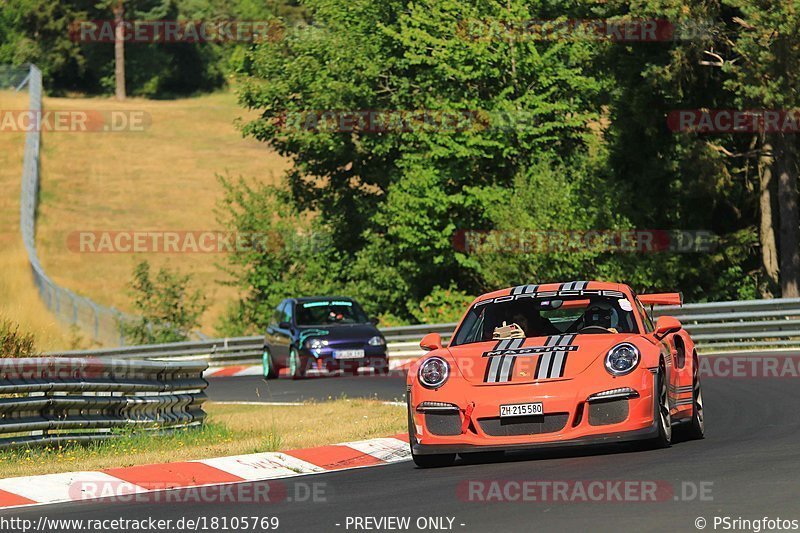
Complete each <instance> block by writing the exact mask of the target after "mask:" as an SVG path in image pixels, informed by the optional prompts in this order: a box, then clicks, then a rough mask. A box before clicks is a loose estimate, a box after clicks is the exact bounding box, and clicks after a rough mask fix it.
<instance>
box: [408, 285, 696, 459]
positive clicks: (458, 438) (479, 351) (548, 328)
mask: <svg viewBox="0 0 800 533" xmlns="http://www.w3.org/2000/svg"><path fill="white" fill-rule="evenodd" d="M681 303H682V302H681V295H680V294H678V293H674V294H672V293H669V294H650V295H641V296H637V295H636V294H634V293H633V292H632V291H631V289H630V287H628V286H626V285H621V284H616V283H605V282H597V281H588V282H587V281H573V282H570V283H551V284H546V285H520V286H516V287H512V288H509V289H503V290H500V291H496V292H493V293H489V294H485V295H483V296H481V297H479V298H477V299H476V300H475V301H474V302H473V303H472V305H470V307H469V309H468V310H467V312H466V314H465V315H464V317H463V318H462V319H461V322H460V323H459V324H458V326H457V328H456V330H455V333H454V335H453V337H452V339H451V342H450V344H449V346H447V347H443V346H442V341H441V337H440V336H439V335H438V334H436V333H432V334H429V335H427V336H426V337H425V338H424V339H423V340H422V342H421V343H420V345H421V346H422V348H423V349H425V350H428V353H427V354H426V355H425V356H424V357H422V358H420V359H419V360H418V361H416V362H415V364H414V365H413V366H412V367H411V369H410V370H409V373H408V385H407V391H408V395H407V399H408V425H409V428H408V429H409V439H410V444H411V453H412V456H413V458H414V462H415V463H416V464H417V465H418V466H420V467H435V466H446V465H449V464H452V463H453V462H454V461H455V459H456V455H461V456H462V457H463V458H467V456H465V454H471V453H475V454H486V452H489V453H490V454H492V455H494V454H495V453H503V452H505V451H510V450H522V449H535V448H543V447H561V446H568V445H579V444H603V443H613V442H623V441H633V440H650V441H651V442H652V443H653V444H654V445H656V446H660V447H667V446H669V445H670V444H671V441H672V433H673V426H675V428H674V429H676V430H679V429H680V430H683V431H685V432H686V434H687V437H688V438H702V437H703V434H704V422H703V395H702V391H701V388H700V380H699V376H698V366H699V363H698V357H697V352H696V350H695V346H694V343H693V342H692V339H691V338H690V337H689V334H688V333H687V332H686V330H684V329H683V328H682V327H681V323H680V322H679V321H678V320H677V319H675V318H672V317H667V316H662V317H661V318H659V319H658V321H657V322H656V323H655V325H654V324H653V322H652V321H651V319H650V317H649V316H648V314H647V311H646V310H645V306H652V305H677V304H681ZM679 425H680V428H679ZM473 457H479V456H473Z"/></svg>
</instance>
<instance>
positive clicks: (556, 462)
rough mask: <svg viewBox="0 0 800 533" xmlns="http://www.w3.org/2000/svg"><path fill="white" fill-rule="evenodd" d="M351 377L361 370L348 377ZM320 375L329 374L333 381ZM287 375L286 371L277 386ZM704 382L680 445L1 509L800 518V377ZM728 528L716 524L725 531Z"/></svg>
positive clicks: (522, 518)
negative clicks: (517, 489) (633, 495)
mask: <svg viewBox="0 0 800 533" xmlns="http://www.w3.org/2000/svg"><path fill="white" fill-rule="evenodd" d="M346 379H349V378H339V380H346ZM361 379H363V378H353V380H354V381H353V383H354V385H353V387H354V389H352V390H369V391H373V390H375V388H376V387H378V386H377V385H374V384H375V383H378V382H377V381H375V382H374V383H373V384H371V385H361V383H369V381H368V380H364V381H363V382H362V381H359V380H361ZM325 381H327V380H325ZM395 381H396V380H395ZM319 382H320V386H322V385H321V384H322V383H323V381H322V380H319ZM301 383H302V385H301ZM311 383H312V382H310V381H309V382H298V383H297V384H296V385H295V384H291V383H287V384H286V385H285V387H287V389H285V390H286V394H287V395H289V390H292V391H294V390H295V389H294V387H298V389H296V390H300V391H303V392H302V394H306V395H309V397H310V396H311V395H316V394H318V392H316V390H317V389H316V388H315V387H317V383H316V382H313V384H311ZM337 383H346V381H338V382H337ZM397 383H398V384H399V382H397ZM251 385H252V383H251ZM283 386H284V384H283V383H282V382H281V383H279V384H278V385H277V387H276V388H280V387H283ZM304 387H305V388H304ZM370 387H372V388H370ZM215 388H216V389H217V390H216V391H212V392H213V393H214V394H218V393H219V394H222V391H223V390H228V389H226V386H224V385H223V386H221V387H216V386H215ZM704 388H705V397H706V418H707V438H706V439H705V440H702V441H688V442H676V443H675V444H674V445H673V446H672V448H670V449H663V450H647V449H643V448H641V447H635V446H629V447H615V448H602V449H598V448H593V449H580V450H571V451H564V452H547V453H543V452H540V453H529V454H521V455H513V456H507V457H506V459H505V460H503V461H500V462H495V463H492V464H463V463H462V464H457V465H456V466H454V467H450V468H444V469H436V470H420V469H417V468H415V467H414V465H413V463H411V462H403V463H396V464H393V465H388V466H381V467H375V468H366V469H360V470H350V471H342V472H333V473H326V474H320V475H313V476H302V477H296V478H292V479H289V480H281V481H279V482H278V483H280V484H282V485H283V486H284V488H285V489H286V490H287V494H288V495H289V496H290V497H291V495H292V494H299V493H301V492H303V491H304V490H305V489H307V488H308V487H309V486H310V485H312V484H314V486H315V487H317V489H321V490H322V492H323V493H324V496H322V497H320V498H317V500H318V501H302V502H298V501H282V502H280V503H266V504H265V503H261V504H253V503H246V502H241V503H230V502H225V503H213V502H211V503H208V502H202V503H164V502H148V503H119V502H117V503H107V502H103V503H98V502H82V503H70V504H59V505H51V506H45V507H38V508H28V509H24V510H19V511H5V512H2V513H0V517H2V516H6V517H8V516H17V517H25V518H30V519H34V520H36V519H38V517H39V516H41V515H45V516H48V517H50V518H55V517H58V518H83V519H86V518H109V519H113V518H120V517H122V518H134V519H142V518H147V517H154V518H171V519H173V520H177V519H179V518H181V517H192V518H196V517H201V516H202V517H208V518H209V519H210V518H211V517H234V516H253V515H257V516H277V517H278V518H279V519H280V526H279V528H278V531H298V532H317V531H333V532H335V531H420V530H426V531H434V530H437V529H433V528H431V527H427V528H425V529H418V528H417V527H416V523H415V521H416V520H417V519H418V518H419V517H429V516H430V517H450V518H453V519H454V520H453V526H452V530H453V531H464V532H478V531H481V532H482V531H493V532H506V531H558V532H565V531H697V530H698V529H697V528H696V527H695V521H696V519H698V518H699V517H703V518H704V519H706V520H707V521H708V522H707V527H706V528H705V529H706V530H707V531H715V528H714V527H713V519H714V516H726V515H727V516H729V517H731V519H734V518H739V517H741V518H746V519H759V520H760V519H761V518H763V517H770V518H778V517H780V518H781V519H800V413H799V412H798V406H800V387H799V386H798V383H797V380H795V379H752V378H747V379H723V378H709V379H707V380H706V381H705V383H704ZM242 389H243V390H244V389H245V387H244V386H243V387H242ZM279 390H284V389H279ZM312 390H313V391H314V392H312ZM401 392H402V391H397V394H400V393H401ZM243 394H244V393H243ZM273 394H274V391H273ZM292 394H297V393H296V392H293V393H292ZM354 395H355V394H354ZM273 397H274V396H273ZM295 398H299V396H295ZM329 422H330V423H336V421H329ZM176 459H177V458H176ZM475 480H484V481H486V480H503V481H505V480H539V481H543V480H544V481H565V480H572V481H575V482H580V483H588V482H591V481H608V480H627V481H635V482H648V481H649V482H656V483H657V484H659V486H661V487H663V486H671V487H673V489H674V494H669V495H668V497H663V498H660V501H656V502H647V503H642V502H632V501H626V502H622V503H620V502H618V501H615V502H607V501H599V502H583V501H579V502H576V501H572V502H561V501H559V502H553V501H549V502H537V501H528V502H524V503H523V502H511V503H507V502H503V503H486V502H480V501H466V499H465V498H464V497H463V496H464V492H463V490H462V492H459V488H461V489H463V488H464V487H465V486H466V483H468V482H469V481H475ZM274 483H276V482H273V484H274ZM262 485H264V483H263V482H260V483H255V484H253V483H245V484H241V486H242V487H245V488H248V489H253V488H257V487H258V486H262ZM273 486H274V485H273ZM682 487H689V488H688V489H686V490H687V491H688V492H690V493H691V492H693V491H694V489H692V488H691V487H694V488H698V487H705V489H704V490H710V493H707V494H706V496H705V500H704V501H700V498H699V496H698V495H692V494H687V499H689V500H691V501H676V500H675V498H676V497H677V498H679V499H680V498H681V492H682V491H683V490H684V489H683V488H682ZM459 494H461V496H459ZM708 498H710V499H708ZM294 499H295V500H296V499H297V498H294ZM322 500H324V501H322ZM365 516H371V517H378V518H379V517H390V516H399V517H410V519H411V527H410V528H408V529H391V528H386V527H384V528H380V527H378V528H376V527H374V526H375V524H374V523H370V526H371V527H369V528H367V527H359V528H356V527H354V525H353V519H354V517H365ZM348 517H349V520H350V522H349V523H348ZM445 523H447V522H446V521H445ZM337 524H338V525H337ZM348 524H349V526H348ZM461 524H463V525H461ZM384 525H385V524H384ZM257 530H258V531H261V530H262V529H260V528H259V529H257ZM438 530H447V529H438ZM722 530H723V529H722V528H721V527H717V528H716V531H722ZM219 531H222V529H219Z"/></svg>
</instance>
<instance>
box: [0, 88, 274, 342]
mask: <svg viewBox="0 0 800 533" xmlns="http://www.w3.org/2000/svg"><path fill="white" fill-rule="evenodd" d="M9 94H10V96H9V95H7V96H9V98H13V97H17V98H18V97H19V96H20V95H13V94H11V93H9ZM10 104H11V105H10V106H8V105H6V104H4V105H3V106H2V107H3V108H6V109H9V108H11V109H14V108H16V109H22V108H25V106H26V104H25V98H24V97H23V98H22V99H21V101H19V102H10ZM44 107H45V110H46V111H89V112H94V113H96V112H100V113H104V114H106V116H107V113H109V112H111V111H118V112H123V113H128V112H135V113H139V115H140V116H144V117H145V118H146V121H147V122H148V123H149V125H148V126H147V127H146V128H145V129H144V130H143V131H122V132H56V131H45V132H44V133H43V135H42V137H43V142H42V163H41V164H42V167H41V173H42V184H41V194H40V206H39V219H38V228H37V244H38V246H39V255H40V259H41V261H42V264H43V265H44V268H45V270H46V271H47V272H48V274H49V275H50V276H51V277H52V278H53V279H54V280H55V281H56V282H57V283H59V284H61V285H62V286H64V287H68V288H70V289H72V290H73V291H75V292H77V293H78V294H82V295H85V296H88V297H90V298H92V299H94V300H95V301H97V302H98V303H101V304H104V305H109V306H115V307H117V308H119V309H122V310H125V311H131V310H132V309H131V306H130V300H131V298H130V294H129V292H128V288H127V286H128V283H129V282H130V279H131V273H132V270H133V266H134V265H135V264H136V262H138V261H140V260H142V259H147V260H149V261H150V262H151V263H152V264H153V266H154V267H158V266H161V265H169V266H170V267H171V268H175V269H178V270H180V271H181V272H183V273H192V274H193V275H194V278H195V279H194V281H195V285H196V286H197V287H200V288H202V289H203V291H204V292H205V293H206V295H207V297H208V301H209V304H210V307H209V310H208V311H207V312H206V315H205V316H204V320H203V328H202V329H203V330H204V331H206V332H208V333H213V325H214V324H215V323H216V321H217V319H218V318H219V316H220V315H221V314H222V312H223V311H224V310H225V308H226V306H227V304H228V302H229V301H231V300H232V299H234V298H235V297H236V294H235V291H234V290H233V289H232V288H229V287H224V286H221V285H220V284H219V283H218V282H219V281H221V280H223V279H224V276H223V274H221V273H220V271H219V270H218V268H217V265H218V264H220V263H224V261H225V258H224V256H223V255H220V254H208V253H169V254H167V253H140V254H131V253H80V252H77V251H75V250H74V248H70V247H69V246H68V239H69V237H70V235H71V234H73V235H74V233H75V232H86V231H124V232H140V231H202V230H221V229H223V228H220V227H219V225H218V224H217V222H216V219H215V215H214V207H215V204H216V202H217V199H218V197H219V194H220V191H221V189H220V187H219V184H218V181H217V175H219V174H221V175H226V176H232V177H238V176H244V177H247V178H253V179H258V180H262V181H265V182H275V181H276V180H279V179H280V177H281V176H282V175H283V173H284V172H285V170H286V169H287V168H288V165H289V163H288V162H287V161H286V160H285V159H284V158H282V157H280V156H279V155H277V154H275V153H274V152H272V151H270V150H269V149H268V148H267V147H266V146H265V145H263V144H262V143H258V142H256V141H254V140H252V139H243V138H242V136H241V134H240V133H239V132H238V131H237V130H236V128H235V126H234V120H235V119H236V118H237V117H246V115H245V111H243V110H241V109H240V108H238V107H237V105H236V100H235V95H234V94H233V93H232V92H221V93H216V94H212V95H206V96H201V97H196V98H189V99H182V100H174V101H148V100H141V99H130V100H128V101H127V102H124V103H121V102H117V101H115V100H112V99H107V98H46V99H45V102H44ZM2 135H4V136H5V137H4V138H2V139H0V143H4V146H3V147H4V148H5V144H9V145H13V142H14V141H16V142H17V144H18V145H19V146H18V147H14V146H10V149H9V150H3V155H2V157H3V161H4V169H3V170H2V171H0V172H2V174H0V176H2V177H1V178H0V179H2V180H3V181H2V183H3V184H4V185H8V183H10V181H11V178H13V179H14V180H16V181H17V182H18V181H19V168H20V166H21V160H22V151H21V150H22V149H21V146H22V145H21V142H22V134H7V133H3V134H2ZM8 165H11V166H12V167H14V168H13V169H10V168H9V166H8ZM6 174H8V175H6ZM14 185H15V186H16V188H13V187H12V188H9V187H4V190H3V194H2V195H0V201H2V202H3V204H2V206H3V214H2V216H3V236H2V240H0V242H1V243H3V247H4V252H3V253H2V258H0V275H2V277H3V278H6V277H9V278H10V279H12V280H13V279H16V280H18V281H17V282H19V280H21V279H24V278H25V276H26V275H27V270H26V271H25V273H21V272H20V269H21V268H22V269H24V257H21V260H20V258H16V259H15V255H14V254H13V253H12V252H13V250H14V246H15V245H14V242H15V239H16V240H18V237H17V236H16V234H17V233H18V232H17V227H16V225H13V221H12V219H14V217H15V216H16V212H17V211H16V210H17V209H18V207H17V205H18V199H17V195H18V193H19V188H18V187H19V185H18V183H15V184H14ZM9 224H12V225H9ZM6 249H8V250H9V252H8V253H6V251H5V250H6ZM3 292H5V291H3ZM28 292H29V291H27V290H26V289H25V288H21V289H18V290H17V292H16V293H15V294H12V296H11V298H10V302H8V303H7V304H6V305H10V306H11V308H12V309H18V308H19V307H20V306H24V307H26V308H31V309H34V308H35V306H34V301H35V298H33V295H32V294H28ZM0 309H2V307H0ZM34 314H35V315H41V314H42V313H41V309H38V310H35V312H34ZM45 321H46V320H45ZM43 328H44V326H41V325H37V326H35V327H33V329H34V331H36V332H37V333H38V332H40V331H42V329H43ZM45 329H46V328H45ZM51 336H53V334H51ZM53 338H54V340H55V342H57V343H61V344H63V343H64V342H69V334H66V337H62V339H61V340H57V336H56V337H53ZM43 346H45V347H47V348H50V347H52V344H51V343H50V342H49V341H48V342H45V343H43ZM59 347H61V346H59Z"/></svg>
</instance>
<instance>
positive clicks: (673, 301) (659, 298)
mask: <svg viewBox="0 0 800 533" xmlns="http://www.w3.org/2000/svg"><path fill="white" fill-rule="evenodd" d="M639 301H640V302H642V305H681V306H682V305H683V293H682V292H663V293H659V294H642V295H640V296H639Z"/></svg>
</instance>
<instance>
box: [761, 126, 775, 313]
mask: <svg viewBox="0 0 800 533" xmlns="http://www.w3.org/2000/svg"><path fill="white" fill-rule="evenodd" d="M772 156H773V154H772V144H770V143H769V142H765V143H764V145H763V146H762V147H761V156H760V159H759V165H758V176H759V201H758V205H759V212H760V213H759V214H760V216H761V220H760V227H759V232H758V240H759V242H760V243H761V270H762V272H763V273H764V280H763V282H762V283H760V284H759V291H760V293H761V297H762V298H774V297H775V295H776V294H777V291H778V288H779V284H778V283H779V282H778V247H777V244H776V242H775V225H774V222H773V221H774V220H775V215H774V211H773V204H774V200H775V189H776V187H775V180H774V179H773V177H772V164H773V158H772Z"/></svg>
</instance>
